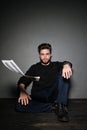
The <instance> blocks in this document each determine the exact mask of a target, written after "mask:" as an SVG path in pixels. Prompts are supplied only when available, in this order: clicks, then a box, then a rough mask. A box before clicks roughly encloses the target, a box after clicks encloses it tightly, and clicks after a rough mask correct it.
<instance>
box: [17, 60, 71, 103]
mask: <svg viewBox="0 0 87 130" xmlns="http://www.w3.org/2000/svg"><path fill="white" fill-rule="evenodd" d="M66 63H67V64H69V65H70V66H71V67H72V64H71V63H70V62H68V61H64V62H50V64H49V65H46V66H45V65H42V64H41V62H39V63H36V64H34V65H32V66H31V67H30V68H29V69H28V71H27V72H26V74H25V75H29V76H40V80H39V81H33V85H32V90H31V95H32V98H33V99H37V100H44V101H49V100H52V99H54V98H55V97H56V95H57V78H58V73H59V72H60V71H61V70H62V67H63V65H64V64H66ZM31 82H32V81H31V79H29V78H27V77H24V76H23V77H21V78H20V79H19V81H18V85H19V84H20V83H23V84H25V87H27V86H28V85H29V84H30V83H31Z"/></svg>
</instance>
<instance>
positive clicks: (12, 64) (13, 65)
mask: <svg viewBox="0 0 87 130" xmlns="http://www.w3.org/2000/svg"><path fill="white" fill-rule="evenodd" d="M2 63H3V64H4V65H5V66H6V67H7V68H8V69H9V70H11V71H13V72H16V73H19V74H21V75H23V76H25V77H27V78H30V79H31V80H33V81H34V80H35V81H39V79H40V77H39V76H27V75H25V74H24V73H23V72H22V70H21V69H20V68H19V67H18V66H17V64H16V63H15V62H14V61H13V60H2Z"/></svg>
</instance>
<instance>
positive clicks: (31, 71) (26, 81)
mask: <svg viewBox="0 0 87 130" xmlns="http://www.w3.org/2000/svg"><path fill="white" fill-rule="evenodd" d="M25 75H27V76H33V75H34V66H33V65H32V66H31V67H30V68H29V69H28V70H27V72H26V73H25ZM31 82H32V81H31V79H29V78H28V77H25V76H22V77H20V79H19V80H18V83H17V85H18V86H19V84H21V83H23V84H24V85H25V88H26V87H27V86H28V85H29V84H30V83H31Z"/></svg>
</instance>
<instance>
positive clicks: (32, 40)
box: [0, 0, 87, 98]
mask: <svg viewBox="0 0 87 130" xmlns="http://www.w3.org/2000/svg"><path fill="white" fill-rule="evenodd" d="M14 1H15V0H13V1H9V0H8V1H6V2H3V3H2V5H1V9H0V10H1V11H0V14H1V20H0V28H1V29H0V32H1V33H0V34H1V38H0V60H2V59H13V60H14V61H15V62H16V63H17V64H18V66H20V68H21V69H22V70H23V72H26V70H27V69H28V68H29V67H30V66H31V65H32V64H33V63H36V62H38V61H39V58H38V53H37V46H38V45H39V44H40V43H42V42H49V43H50V44H51V45H52V47H53V52H52V53H53V57H52V60H53V61H55V60H58V61H63V60H69V61H70V62H72V63H73V70H74V72H73V76H72V87H71V91H70V95H69V97H70V98H87V87H86V80H87V78H86V73H87V68H86V66H87V60H86V54H87V43H86V42H87V36H86V34H87V14H86V13H87V11H86V8H87V6H86V3H85V1H84V0H78V1H73V0H72V1H70V2H67V1H62V0H61V2H60V1H58V0H44V2H42V1H41V2H39V1H37V2H34V0H31V2H26V1H25V2H22V1H19V0H18V1H15V2H14ZM0 75H1V76H0V97H1V98H8V97H16V83H17V81H18V79H19V77H20V75H19V74H16V73H13V72H11V71H9V70H8V69H7V68H6V67H5V66H3V64H2V63H1V61H0Z"/></svg>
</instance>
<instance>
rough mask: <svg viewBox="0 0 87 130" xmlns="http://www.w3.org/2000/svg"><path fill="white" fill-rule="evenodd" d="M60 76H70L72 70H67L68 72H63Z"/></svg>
mask: <svg viewBox="0 0 87 130" xmlns="http://www.w3.org/2000/svg"><path fill="white" fill-rule="evenodd" d="M62 76H63V77H64V78H66V79H68V78H70V77H71V76H72V72H71V71H69V72H63V74H62Z"/></svg>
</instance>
